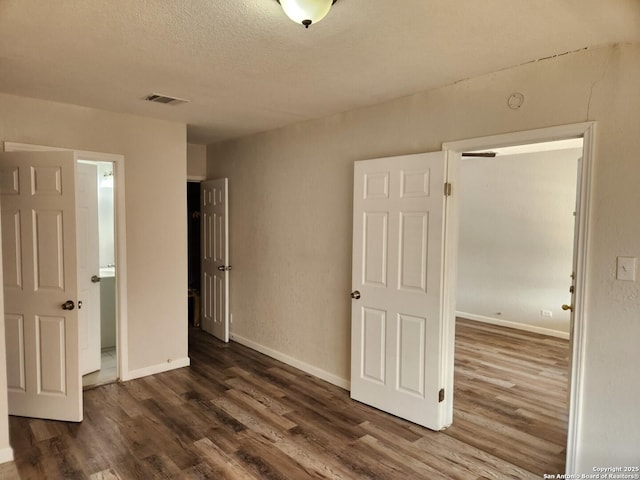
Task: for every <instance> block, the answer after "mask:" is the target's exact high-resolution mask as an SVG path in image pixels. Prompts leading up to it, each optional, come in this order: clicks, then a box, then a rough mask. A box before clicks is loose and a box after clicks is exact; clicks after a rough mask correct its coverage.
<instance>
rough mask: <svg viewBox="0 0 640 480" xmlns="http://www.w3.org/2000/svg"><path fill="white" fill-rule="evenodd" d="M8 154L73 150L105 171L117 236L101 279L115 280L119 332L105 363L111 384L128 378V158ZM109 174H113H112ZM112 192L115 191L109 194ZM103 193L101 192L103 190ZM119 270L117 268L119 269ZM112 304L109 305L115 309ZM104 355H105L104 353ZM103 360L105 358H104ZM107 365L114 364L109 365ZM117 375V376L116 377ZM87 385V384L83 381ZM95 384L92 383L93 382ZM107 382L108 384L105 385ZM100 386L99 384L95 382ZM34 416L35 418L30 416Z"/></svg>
mask: <svg viewBox="0 0 640 480" xmlns="http://www.w3.org/2000/svg"><path fill="white" fill-rule="evenodd" d="M4 151H5V152H56V151H73V152H74V153H75V158H76V160H81V159H82V160H84V163H89V164H95V165H96V166H98V167H99V168H101V170H100V173H96V176H97V184H101V187H102V188H103V189H104V190H103V191H102V193H103V194H107V195H106V196H107V197H108V198H110V203H109V202H103V205H110V208H109V211H110V213H109V214H105V215H103V219H108V218H110V220H107V223H108V222H110V223H111V225H112V235H113V242H112V248H113V254H112V255H113V259H114V260H113V261H109V260H108V259H105V261H104V264H103V265H102V266H104V267H106V268H104V269H103V270H101V271H100V270H99V273H98V275H97V276H98V277H100V283H101V284H102V278H101V276H102V275H104V276H105V277H107V278H111V279H112V280H107V281H106V282H105V284H108V283H110V282H112V283H113V285H112V288H113V290H114V293H113V295H114V297H115V300H114V301H113V303H112V304H111V305H112V306H113V308H114V312H113V315H114V317H115V318H114V325H113V326H111V328H110V330H111V333H113V330H114V329H115V348H114V349H113V350H112V351H111V352H110V353H111V355H112V357H113V359H112V360H110V361H109V362H105V367H107V368H104V370H110V372H109V376H108V377H107V378H108V380H105V382H109V381H115V380H118V379H121V378H122V379H124V380H126V379H128V375H129V368H128V354H127V345H128V338H127V281H126V280H127V268H126V266H127V262H126V215H125V200H124V185H125V182H124V172H125V159H124V156H122V155H119V154H111V153H100V152H91V151H84V150H74V149H69V148H60V147H51V146H45V145H33V144H24V143H14V142H4ZM108 172H112V174H109V173H108ZM109 189H111V190H110V191H109ZM99 190H100V189H99ZM116 267H117V268H116ZM111 305H109V306H111ZM100 353H102V352H100ZM100 357H102V355H101V356H100ZM99 363H100V370H103V365H102V358H100V360H99ZM106 363H111V365H113V366H111V365H107V364H106ZM114 372H115V374H114ZM83 383H85V382H83ZM89 383H92V382H89ZM102 383H104V382H102ZM92 385H96V383H92ZM30 416H31V415H30ZM32 416H37V417H41V418H53V417H49V416H44V415H32Z"/></svg>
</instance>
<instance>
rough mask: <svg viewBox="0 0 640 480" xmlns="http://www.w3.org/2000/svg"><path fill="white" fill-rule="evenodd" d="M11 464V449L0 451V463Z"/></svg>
mask: <svg viewBox="0 0 640 480" xmlns="http://www.w3.org/2000/svg"><path fill="white" fill-rule="evenodd" d="M7 462H13V449H12V448H11V447H7V448H3V449H2V450H0V463H7Z"/></svg>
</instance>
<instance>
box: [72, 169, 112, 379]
mask: <svg viewBox="0 0 640 480" xmlns="http://www.w3.org/2000/svg"><path fill="white" fill-rule="evenodd" d="M78 164H79V166H80V165H92V166H93V167H94V168H93V170H92V172H95V173H94V175H92V178H84V177H81V176H79V175H78V177H77V181H78V182H80V181H83V182H90V183H93V184H95V185H94V186H93V187H94V188H92V189H91V191H92V192H93V191H95V192H96V203H95V204H94V206H93V210H94V211H93V212H91V215H92V216H94V217H95V218H96V219H97V233H98V242H97V247H98V259H99V267H98V271H97V272H95V273H94V274H93V275H91V277H90V278H91V282H92V283H98V284H99V285H98V286H97V287H98V288H97V289H95V290H96V292H97V295H96V297H97V298H99V300H98V305H99V308H97V309H95V311H93V312H91V313H92V315H94V316H95V318H90V319H88V322H89V323H93V324H94V325H95V326H96V332H94V334H95V335H96V338H95V339H93V341H92V342H91V348H93V349H97V350H98V351H97V352H96V353H95V355H96V357H97V356H98V355H99V362H97V363H96V364H95V365H93V366H90V367H87V368H85V372H86V373H84V375H83V376H82V385H83V388H84V389H88V388H93V387H97V386H99V385H104V384H107V383H112V382H115V381H116V380H117V378H118V374H117V367H116V359H117V355H118V352H117V342H116V288H115V287H116V261H115V205H114V181H115V167H114V164H113V162H100V161H91V160H83V159H80V160H78ZM82 187H83V186H81V185H78V190H81V189H82ZM95 223H96V222H94V223H93V225H94V228H95V226H96V225H95ZM85 276H87V277H88V275H85ZM81 337H82V335H81ZM87 370H91V371H87Z"/></svg>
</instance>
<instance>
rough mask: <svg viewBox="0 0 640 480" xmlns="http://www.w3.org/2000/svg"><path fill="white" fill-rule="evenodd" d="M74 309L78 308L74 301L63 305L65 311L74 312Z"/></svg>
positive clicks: (68, 301)
mask: <svg viewBox="0 0 640 480" xmlns="http://www.w3.org/2000/svg"><path fill="white" fill-rule="evenodd" d="M74 308H76V304H75V303H73V300H67V301H66V302H64V303H63V304H62V309H63V310H73V309H74Z"/></svg>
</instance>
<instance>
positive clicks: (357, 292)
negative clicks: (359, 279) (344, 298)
mask: <svg viewBox="0 0 640 480" xmlns="http://www.w3.org/2000/svg"><path fill="white" fill-rule="evenodd" d="M351 298H353V299H354V300H358V299H359V298H360V292H359V291H358V290H356V291H355V292H351Z"/></svg>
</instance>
